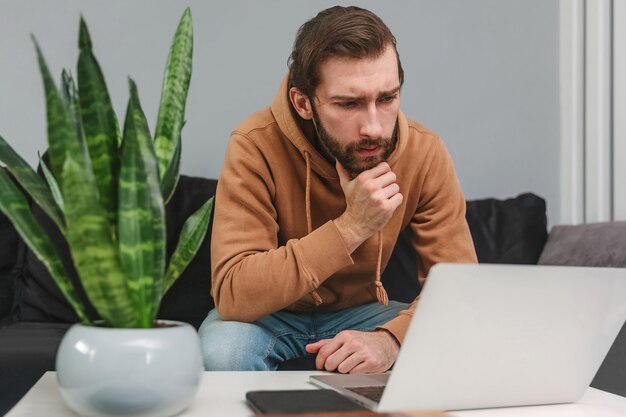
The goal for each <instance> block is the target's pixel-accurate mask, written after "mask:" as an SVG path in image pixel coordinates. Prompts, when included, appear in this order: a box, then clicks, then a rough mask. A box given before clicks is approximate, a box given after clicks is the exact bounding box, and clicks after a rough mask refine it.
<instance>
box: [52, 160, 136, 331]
mask: <svg viewBox="0 0 626 417" xmlns="http://www.w3.org/2000/svg"><path fill="white" fill-rule="evenodd" d="M86 177H89V175H88V174H87V172H86V170H85V168H84V163H79V162H77V161H76V160H74V158H72V157H71V156H69V155H68V157H67V158H66V159H65V165H64V166H63V174H62V181H61V183H62V184H63V186H62V191H63V198H64V200H65V215H66V221H67V233H66V236H67V241H68V243H69V245H70V250H71V253H72V258H73V259H74V265H75V266H76V270H77V271H78V274H79V276H80V279H81V282H82V283H83V287H84V289H85V292H86V293H87V296H88V297H89V299H90V300H91V303H92V304H93V306H94V307H95V308H96V310H97V311H98V313H99V314H100V316H101V317H102V318H103V319H104V320H105V321H106V322H107V323H108V324H110V325H111V326H112V327H137V326H138V319H137V314H136V312H135V311H134V309H133V304H132V301H131V297H130V294H129V290H128V287H127V285H126V277H125V276H124V273H123V272H122V268H121V266H120V262H119V259H118V254H117V250H116V248H115V246H114V243H113V240H112V237H111V234H110V231H109V223H108V219H107V216H106V212H105V211H104V209H103V208H102V206H100V204H99V203H98V200H97V198H96V197H97V190H96V188H95V184H94V182H93V181H90V180H88V179H87V178H86Z"/></svg>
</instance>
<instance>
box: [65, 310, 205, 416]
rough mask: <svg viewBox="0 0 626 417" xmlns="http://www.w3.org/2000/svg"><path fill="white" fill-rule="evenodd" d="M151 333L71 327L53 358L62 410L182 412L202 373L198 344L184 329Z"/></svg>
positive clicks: (144, 413) (110, 413) (115, 413)
mask: <svg viewBox="0 0 626 417" xmlns="http://www.w3.org/2000/svg"><path fill="white" fill-rule="evenodd" d="M160 323H163V324H167V325H171V326H169V327H157V328H152V329H113V328H105V327H90V326H83V325H81V324H75V325H74V326H72V327H71V328H70V329H69V330H68V332H67V333H66V334H65V336H64V337H63V340H62V341H61V344H60V346H59V351H58V353H57V357H56V371H57V381H58V385H59V389H60V391H61V395H62V397H63V399H64V400H65V402H66V403H67V405H68V406H69V407H70V408H71V409H73V410H74V411H76V412H77V413H78V414H81V415H83V416H89V417H110V416H134V417H168V416H173V415H174V414H177V413H179V412H181V411H182V410H184V409H185V408H187V406H189V404H190V403H191V401H192V400H193V398H194V396H195V394H196V392H197V390H198V386H199V385H200V380H201V378H202V373H203V371H204V368H203V365H202V353H201V350H200V340H199V338H198V334H197V333H196V331H195V329H194V328H193V327H192V326H190V325H189V324H186V323H181V322H172V321H161V322H160Z"/></svg>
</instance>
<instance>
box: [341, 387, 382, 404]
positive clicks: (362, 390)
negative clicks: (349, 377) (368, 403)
mask: <svg viewBox="0 0 626 417" xmlns="http://www.w3.org/2000/svg"><path fill="white" fill-rule="evenodd" d="M345 389H347V390H348V391H352V392H354V393H355V394H358V395H361V396H363V397H365V398H367V399H370V400H372V401H374V402H377V403H379V402H380V398H381V397H382V396H383V391H384V390H385V386H384V385H368V386H364V387H345Z"/></svg>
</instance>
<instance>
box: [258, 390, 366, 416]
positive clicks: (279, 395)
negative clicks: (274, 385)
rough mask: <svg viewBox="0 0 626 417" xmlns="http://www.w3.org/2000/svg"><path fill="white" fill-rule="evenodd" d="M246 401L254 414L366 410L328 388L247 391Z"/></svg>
mask: <svg viewBox="0 0 626 417" xmlns="http://www.w3.org/2000/svg"><path fill="white" fill-rule="evenodd" d="M246 401H247V402H248V405H249V406H250V408H252V410H254V412H255V413H256V414H298V413H324V412H333V411H357V410H367V408H365V407H363V406H361V405H359V404H357V403H355V402H353V401H351V400H349V399H348V398H346V397H344V396H342V395H341V394H339V393H338V392H336V391H333V390H330V389H307V390H277V391H248V392H247V393H246Z"/></svg>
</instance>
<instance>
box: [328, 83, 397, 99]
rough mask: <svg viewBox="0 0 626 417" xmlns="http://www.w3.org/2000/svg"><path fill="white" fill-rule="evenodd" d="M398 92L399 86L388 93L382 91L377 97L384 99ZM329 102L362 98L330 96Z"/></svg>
mask: <svg viewBox="0 0 626 417" xmlns="http://www.w3.org/2000/svg"><path fill="white" fill-rule="evenodd" d="M399 91H400V86H397V87H396V88H393V89H391V90H388V91H382V92H381V93H380V94H379V95H378V97H386V96H392V95H394V94H397V93H398V92H399ZM330 99H331V100H338V101H358V100H362V99H363V97H362V96H347V95H346V96H344V95H336V96H332V97H330Z"/></svg>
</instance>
